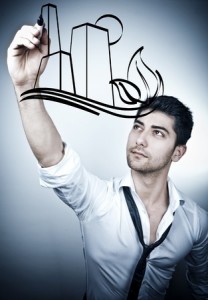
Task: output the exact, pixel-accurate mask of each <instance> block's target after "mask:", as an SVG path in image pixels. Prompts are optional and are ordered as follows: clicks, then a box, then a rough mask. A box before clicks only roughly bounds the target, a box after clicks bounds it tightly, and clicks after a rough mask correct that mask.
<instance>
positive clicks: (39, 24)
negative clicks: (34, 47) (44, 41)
mask: <svg viewBox="0 0 208 300" xmlns="http://www.w3.org/2000/svg"><path fill="white" fill-rule="evenodd" d="M44 26H45V24H44V20H43V17H42V14H41V15H40V16H39V18H38V19H37V23H36V24H35V28H37V29H38V30H39V31H40V34H39V35H38V39H40V38H41V37H42V33H43V28H44Z"/></svg>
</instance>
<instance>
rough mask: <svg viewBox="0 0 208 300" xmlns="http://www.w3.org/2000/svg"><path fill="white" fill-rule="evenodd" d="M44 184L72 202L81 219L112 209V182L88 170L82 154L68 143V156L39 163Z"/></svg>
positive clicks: (65, 200)
mask: <svg viewBox="0 0 208 300" xmlns="http://www.w3.org/2000/svg"><path fill="white" fill-rule="evenodd" d="M38 170H39V176H40V184H41V186H43V187H48V188H52V189H54V191H55V193H56V194H57V196H58V197H59V198H60V199H61V200H62V201H63V202H64V203H66V204H67V205H69V206H70V207H71V208H72V209H73V210H74V211H75V213H76V214H77V216H78V217H79V218H80V219H81V220H86V219H90V218H93V216H95V215H98V214H103V213H105V212H106V210H107V209H108V204H107V203H106V201H103V200H104V199H107V198H108V197H107V194H108V183H107V182H106V181H104V180H101V179H99V178H98V177H97V176H94V175H93V174H91V173H90V172H88V171H87V170H86V169H85V168H84V167H83V166H82V164H81V161H80V158H79V155H78V154H77V153H76V152H75V151H74V150H73V149H72V148H71V147H68V146H67V145H66V144H65V155H64V157H63V159H62V160H61V161H60V162H59V163H58V164H57V165H55V166H51V167H48V168H41V166H39V165H38Z"/></svg>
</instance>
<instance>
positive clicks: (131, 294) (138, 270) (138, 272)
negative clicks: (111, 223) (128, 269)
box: [123, 186, 172, 300]
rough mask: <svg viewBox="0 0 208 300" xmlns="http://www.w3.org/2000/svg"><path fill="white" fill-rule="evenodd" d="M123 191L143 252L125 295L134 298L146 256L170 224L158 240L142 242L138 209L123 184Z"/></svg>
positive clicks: (135, 297)
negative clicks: (148, 242) (149, 243)
mask: <svg viewBox="0 0 208 300" xmlns="http://www.w3.org/2000/svg"><path fill="white" fill-rule="evenodd" d="M123 191H124V196H125V198H126V203H127V206H128V209H129V212H130V215H131V218H132V221H133V224H134V227H135V229H136V231H137V234H138V237H139V240H140V243H141V244H142V247H143V252H142V255H141V257H140V259H139V261H138V263H137V266H136V268H135V271H134V275H133V277H132V281H131V285H130V289H129V293H128V297H127V300H136V299H137V298H138V295H139V290H140V287H141V284H142V280H143V278H144V275H145V270H146V264H147V257H148V256H149V254H150V252H151V251H152V250H154V249H155V247H157V246H159V245H160V244H161V243H162V242H163V241H164V239H165V238H166V236H167V235H168V232H169V230H170V228H171V225H172V224H170V226H169V227H168V228H167V229H166V231H165V232H164V233H163V235H162V236H161V238H160V239H159V240H158V241H156V242H155V243H153V244H151V245H146V244H145V243H144V239H143V231H142V224H141V219H140V215H139V211H138V209H137V206H136V203H135V202H134V199H133V197H132V194H131V191H130V188H129V187H127V186H124V187H123Z"/></svg>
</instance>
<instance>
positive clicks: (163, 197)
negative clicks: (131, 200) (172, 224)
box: [131, 170, 168, 206]
mask: <svg viewBox="0 0 208 300" xmlns="http://www.w3.org/2000/svg"><path fill="white" fill-rule="evenodd" d="M131 174H132V178H133V182H134V186H135V190H136V193H137V194H138V195H139V197H140V199H141V200H142V201H143V203H144V204H145V206H146V205H147V206H149V205H155V204H163V205H165V206H168V189H167V174H164V173H160V174H158V173H155V174H154V173H151V174H143V173H140V172H137V171H134V170H131Z"/></svg>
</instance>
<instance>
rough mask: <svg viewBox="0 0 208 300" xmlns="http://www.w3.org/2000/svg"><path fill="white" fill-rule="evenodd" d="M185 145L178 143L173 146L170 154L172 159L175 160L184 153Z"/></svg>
mask: <svg viewBox="0 0 208 300" xmlns="http://www.w3.org/2000/svg"><path fill="white" fill-rule="evenodd" d="M186 149H187V147H186V145H179V146H176V147H175V150H174V152H173V155H172V161H174V162H177V161H179V160H180V159H181V157H182V156H183V155H184V154H185V153H186Z"/></svg>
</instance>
